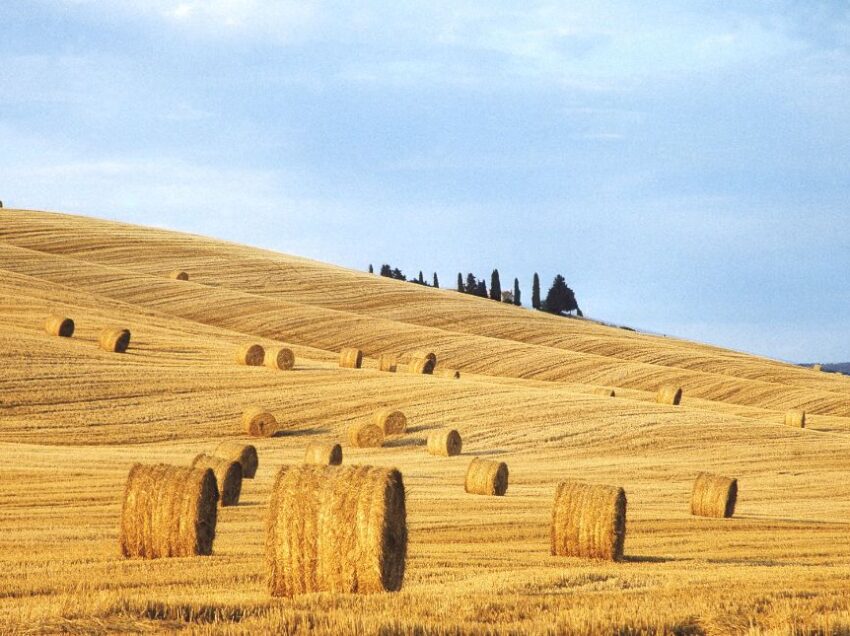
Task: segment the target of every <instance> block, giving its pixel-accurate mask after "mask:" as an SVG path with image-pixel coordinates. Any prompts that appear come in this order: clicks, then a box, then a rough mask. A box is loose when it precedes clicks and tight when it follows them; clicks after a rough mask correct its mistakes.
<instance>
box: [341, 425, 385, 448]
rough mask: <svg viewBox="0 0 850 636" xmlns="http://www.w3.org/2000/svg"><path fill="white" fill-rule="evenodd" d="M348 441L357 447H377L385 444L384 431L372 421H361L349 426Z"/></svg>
mask: <svg viewBox="0 0 850 636" xmlns="http://www.w3.org/2000/svg"><path fill="white" fill-rule="evenodd" d="M348 443H349V444H351V445H352V446H354V447H356V448H377V447H379V446H383V444H384V431H382V430H381V427H380V426H377V425H376V424H373V423H372V422H360V423H357V424H352V425H351V426H349V427H348Z"/></svg>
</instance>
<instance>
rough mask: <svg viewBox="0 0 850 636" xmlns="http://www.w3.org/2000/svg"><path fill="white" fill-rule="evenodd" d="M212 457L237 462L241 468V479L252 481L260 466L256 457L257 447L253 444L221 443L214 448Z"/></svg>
mask: <svg viewBox="0 0 850 636" xmlns="http://www.w3.org/2000/svg"><path fill="white" fill-rule="evenodd" d="M213 455H215V456H216V457H223V458H224V459H229V460H231V461H234V462H239V464H240V465H241V466H242V478H243V479H253V478H254V475H256V474H257V466H259V464H260V459H259V457H258V456H257V447H256V446H254V445H253V444H243V443H242V442H222V443H221V444H219V445H218V446H216V448H215V450H214V451H213Z"/></svg>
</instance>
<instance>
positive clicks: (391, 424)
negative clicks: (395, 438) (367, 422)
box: [375, 409, 407, 435]
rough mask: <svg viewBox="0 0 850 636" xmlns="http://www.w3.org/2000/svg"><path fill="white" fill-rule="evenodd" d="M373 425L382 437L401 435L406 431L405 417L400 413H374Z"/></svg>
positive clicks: (386, 411)
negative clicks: (381, 433)
mask: <svg viewBox="0 0 850 636" xmlns="http://www.w3.org/2000/svg"><path fill="white" fill-rule="evenodd" d="M375 424H376V425H377V426H378V427H380V429H381V430H382V431H383V432H384V435H401V434H403V433H404V432H405V431H406V430H407V417H405V415H404V413H402V412H401V411H396V410H394V409H384V410H382V411H378V412H377V413H375Z"/></svg>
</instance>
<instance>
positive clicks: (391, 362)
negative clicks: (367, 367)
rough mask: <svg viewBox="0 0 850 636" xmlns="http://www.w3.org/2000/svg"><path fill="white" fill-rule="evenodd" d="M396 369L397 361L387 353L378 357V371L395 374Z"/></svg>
mask: <svg viewBox="0 0 850 636" xmlns="http://www.w3.org/2000/svg"><path fill="white" fill-rule="evenodd" d="M397 369H398V359H397V358H396V357H395V356H393V355H390V354H388V353H382V354H381V355H380V356H378V370H379V371H387V372H389V373H395V372H396V370H397Z"/></svg>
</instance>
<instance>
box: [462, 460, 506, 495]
mask: <svg viewBox="0 0 850 636" xmlns="http://www.w3.org/2000/svg"><path fill="white" fill-rule="evenodd" d="M464 489H465V490H466V492H468V493H472V494H474V495H496V496H498V497H501V496H502V495H504V494H505V492H507V490H508V465H507V464H506V463H505V462H494V461H490V460H489V459H479V458H478V457H476V458H475V459H473V460H472V461H471V462H470V464H469V468H467V469H466V481H465V483H464Z"/></svg>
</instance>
